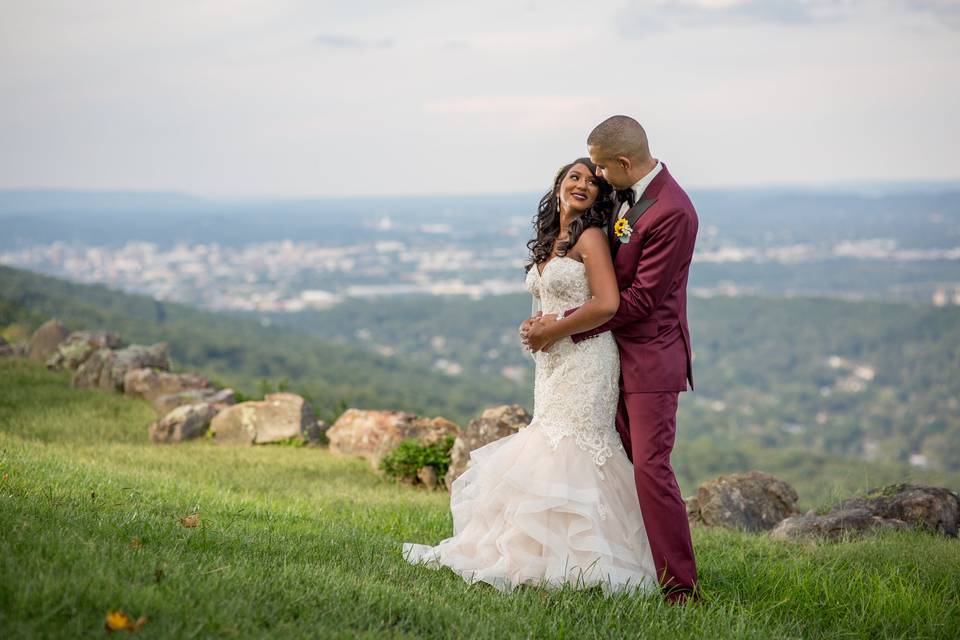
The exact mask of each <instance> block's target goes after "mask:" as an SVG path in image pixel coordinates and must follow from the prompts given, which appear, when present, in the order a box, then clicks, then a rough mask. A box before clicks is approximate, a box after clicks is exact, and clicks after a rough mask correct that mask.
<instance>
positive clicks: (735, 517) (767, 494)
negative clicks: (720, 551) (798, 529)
mask: <svg viewBox="0 0 960 640" xmlns="http://www.w3.org/2000/svg"><path fill="white" fill-rule="evenodd" d="M796 505H797V492H796V491H794V489H793V487H791V486H790V485H789V484H787V483H786V482H784V481H783V480H781V479H779V478H777V477H776V476H772V475H770V474H768V473H762V472H760V471H749V472H747V473H735V474H730V475H726V476H720V477H719V478H717V479H716V480H712V481H710V482H705V483H703V484H701V485H700V487H699V488H698V489H697V496H696V498H691V499H690V500H688V501H687V517H688V518H689V520H690V523H691V524H698V525H704V526H708V527H718V526H719V527H727V528H730V529H738V530H741V531H766V530H769V529H772V528H773V527H775V526H776V525H777V524H778V523H779V522H780V521H782V520H783V519H784V518H787V517H789V516H792V515H795V514H797V513H799V511H797V506H796Z"/></svg>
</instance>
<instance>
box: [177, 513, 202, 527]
mask: <svg viewBox="0 0 960 640" xmlns="http://www.w3.org/2000/svg"><path fill="white" fill-rule="evenodd" d="M180 524H182V525H183V526H185V527H191V528H192V527H195V526H197V525H198V524H200V514H199V513H191V514H190V515H188V516H183V517H182V518H180Z"/></svg>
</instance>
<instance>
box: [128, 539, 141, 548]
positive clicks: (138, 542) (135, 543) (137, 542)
mask: <svg viewBox="0 0 960 640" xmlns="http://www.w3.org/2000/svg"><path fill="white" fill-rule="evenodd" d="M130 546H131V547H133V548H134V549H139V548H140V547H142V546H143V541H142V540H140V538H138V537H137V536H134V537H133V540H131V541H130Z"/></svg>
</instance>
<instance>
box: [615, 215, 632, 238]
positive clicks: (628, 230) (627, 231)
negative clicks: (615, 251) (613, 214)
mask: <svg viewBox="0 0 960 640" xmlns="http://www.w3.org/2000/svg"><path fill="white" fill-rule="evenodd" d="M613 234H614V235H615V236H617V239H618V240H620V242H623V243H624V244H626V243H627V242H630V236H631V235H633V228H632V227H631V226H630V223H629V222H627V219H626V218H620V219H619V220H617V221H616V223H614V225H613Z"/></svg>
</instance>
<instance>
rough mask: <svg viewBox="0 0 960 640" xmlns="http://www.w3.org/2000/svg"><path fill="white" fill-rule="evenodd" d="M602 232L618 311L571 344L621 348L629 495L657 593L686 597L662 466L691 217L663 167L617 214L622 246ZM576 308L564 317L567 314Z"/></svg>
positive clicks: (673, 484) (681, 543)
mask: <svg viewBox="0 0 960 640" xmlns="http://www.w3.org/2000/svg"><path fill="white" fill-rule="evenodd" d="M616 215H617V212H616V210H615V211H614V214H613V217H612V218H611V220H610V223H609V225H608V229H609V233H608V235H609V237H610V242H611V251H612V253H613V258H614V260H613V262H614V269H615V271H616V274H617V283H618V285H619V288H620V307H619V309H618V310H617V313H616V315H615V316H614V317H613V318H611V319H610V320H609V321H608V322H606V323H605V324H602V325H600V326H599V327H596V328H595V329H591V330H590V331H585V332H583V333H578V334H574V335H573V336H571V338H572V340H573V341H574V342H579V341H581V340H584V339H587V338H590V337H593V336H595V335H597V334H599V333H602V332H604V331H610V332H612V333H613V336H614V338H616V341H617V345H618V346H619V348H620V386H621V389H620V404H619V406H618V408H617V431H618V432H619V433H620V439H621V441H622V442H623V445H624V448H625V449H626V451H627V456H628V457H629V458H630V460H631V461H632V462H633V466H634V477H635V479H636V483H637V497H638V498H639V501H640V511H641V513H642V515H643V523H644V527H645V528H646V530H647V537H648V538H649V540H650V547H651V550H652V552H653V560H654V563H655V564H656V567H657V573H658V574H659V576H660V582H661V585H662V586H663V587H664V588H666V589H668V590H672V589H679V590H688V589H693V588H694V586H695V584H696V579H697V570H696V564H695V562H694V558H693V545H692V543H691V541H690V525H689V524H688V522H687V510H686V506H685V504H684V502H683V498H682V497H681V495H680V488H679V487H678V486H677V480H676V478H675V477H674V474H673V468H672V467H671V466H670V452H671V451H672V449H673V442H674V435H675V432H676V419H677V415H676V412H677V399H678V395H679V392H680V391H686V390H687V381H688V380H689V382H690V387H691V388H693V370H692V367H691V360H692V357H691V350H690V330H689V329H688V327H687V274H688V272H689V268H690V260H691V258H692V256H693V245H694V241H695V240H696V236H697V213H696V211H695V210H694V208H693V204H692V203H691V202H690V199H689V198H688V197H687V194H686V193H685V192H684V191H683V189H682V188H681V187H680V185H679V184H677V182H676V180H674V179H673V177H672V176H671V175H670V173H669V172H668V171H667V167H666V165H663V168H662V170H661V171H660V173H658V174H657V175H656V177H654V179H653V180H652V181H651V182H650V184H649V186H647V188H646V190H645V191H644V192H643V195H642V197H641V198H640V199H639V201H638V202H637V203H636V205H634V206H633V207H632V208H631V209H630V210H629V211H628V212H627V214H626V216H625V217H626V218H627V220H628V221H629V223H630V226H631V227H632V228H633V233H632V234H631V236H630V240H629V242H626V243H621V241H620V240H619V239H618V238H617V237H616V236H614V235H613V229H612V228H613V224H614V222H615V220H616ZM574 310H575V309H568V310H567V311H565V312H564V315H565V316H567V315H570V314H571V313H573V311H574Z"/></svg>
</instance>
